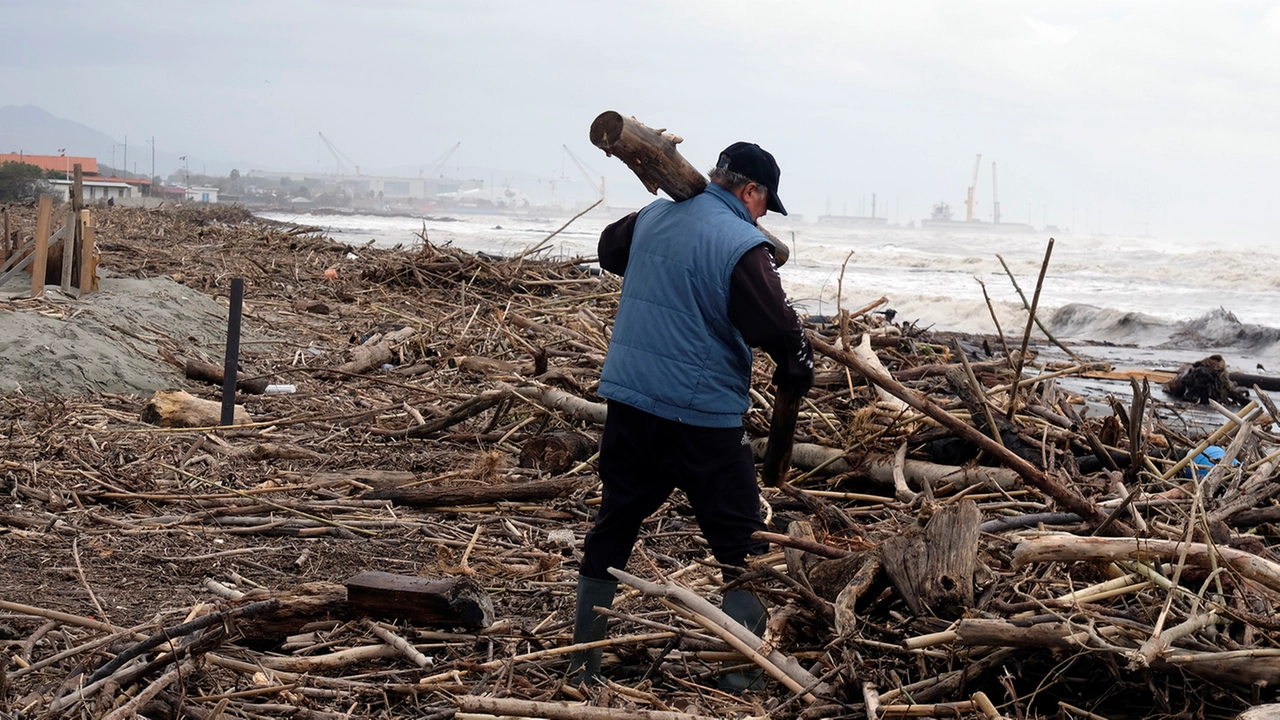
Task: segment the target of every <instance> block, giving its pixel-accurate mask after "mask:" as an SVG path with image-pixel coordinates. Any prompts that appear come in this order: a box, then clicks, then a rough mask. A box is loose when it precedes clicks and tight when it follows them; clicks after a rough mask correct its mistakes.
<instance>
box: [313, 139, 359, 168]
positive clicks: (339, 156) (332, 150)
mask: <svg viewBox="0 0 1280 720" xmlns="http://www.w3.org/2000/svg"><path fill="white" fill-rule="evenodd" d="M317 134H318V135H319V136H320V141H321V142H323V143H324V146H325V147H327V148H329V154H330V155H332V156H333V160H334V162H336V163H337V169H336V170H335V172H334V174H335V175H337V176H338V177H342V176H343V175H346V174H347V166H346V164H344V163H343V162H342V161H343V160H346V161H347V162H348V163H350V164H351V166H352V167H354V168H355V169H356V174H357V175H359V174H360V166H359V165H357V164H356V163H355V161H353V160H352V159H351V158H349V157H347V156H346V153H344V152H342V151H341V150H339V149H338V148H337V147H336V146H335V145H334V144H333V143H331V142H329V138H327V137H325V136H324V133H317Z"/></svg>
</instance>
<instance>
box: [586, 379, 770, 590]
mask: <svg viewBox="0 0 1280 720" xmlns="http://www.w3.org/2000/svg"><path fill="white" fill-rule="evenodd" d="M600 480H601V482H602V483H603V486H604V497H603V499H602V501H601V503H600V512H599V514H597V515H596V523H595V526H594V527H592V528H591V531H590V532H588V533H587V539H586V542H585V543H584V545H583V557H582V565H581V567H580V568H579V572H580V573H581V574H582V575H583V576H585V577H589V578H594V579H596V580H613V579H614V577H613V576H612V575H610V574H609V572H608V570H609V568H611V567H616V568H619V569H622V568H625V567H626V565H627V559H628V558H629V557H631V548H632V547H633V546H634V545H635V542H636V536H637V535H638V534H639V532H640V524H641V523H642V522H644V520H645V518H647V517H649V515H651V514H652V513H653V512H654V511H655V510H657V509H658V508H659V507H661V505H662V503H664V502H666V500H667V497H668V496H670V495H671V491H672V490H674V489H676V488H680V489H681V490H684V492H685V494H686V495H688V496H689V503H690V504H691V505H692V506H693V512H694V514H695V515H696V516H697V518H698V526H699V527H700V528H701V529H702V535H703V537H705V538H706V539H707V542H708V543H709V544H710V545H711V550H712V552H713V553H715V557H716V560H718V561H719V562H720V563H722V564H724V565H734V566H738V567H744V566H745V565H746V558H747V555H753V554H762V553H764V552H766V551H767V550H768V544H767V543H764V542H761V541H759V540H754V539H752V537H751V533H753V532H756V531H757V530H764V529H765V527H764V522H762V521H761V519H760V488H759V486H758V485H757V484H756V466H755V461H754V459H753V458H752V456H751V446H750V445H748V444H747V443H746V440H745V436H744V434H743V432H742V428H740V427H737V428H707V427H695V426H692V425H684V424H681V423H678V422H675V421H672V420H664V419H662V418H660V417H657V416H654V415H651V414H649V413H647V412H644V411H643V410H638V409H636V408H634V407H632V406H630V405H625V404H623V403H619V402H614V401H612V400H610V401H609V418H608V420H607V421H606V422H605V425H604V437H603V438H602V440H601V443H600Z"/></svg>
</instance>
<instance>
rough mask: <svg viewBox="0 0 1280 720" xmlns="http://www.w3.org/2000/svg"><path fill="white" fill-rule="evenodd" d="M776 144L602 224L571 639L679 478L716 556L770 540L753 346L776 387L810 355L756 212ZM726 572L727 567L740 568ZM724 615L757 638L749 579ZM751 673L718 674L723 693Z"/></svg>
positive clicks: (604, 601) (599, 625)
mask: <svg viewBox="0 0 1280 720" xmlns="http://www.w3.org/2000/svg"><path fill="white" fill-rule="evenodd" d="M779 175H780V172H779V170H778V164H777V163H776V162H775V161H774V159H773V156H772V155H770V154H769V153H768V152H765V151H764V150H763V149H761V148H760V146H758V145H755V144H752V143H743V142H739V143H734V144H733V145H730V146H729V147H728V148H726V149H725V151H724V152H722V153H721V154H720V158H719V161H718V162H717V164H716V167H715V168H714V169H712V170H711V183H710V184H708V185H707V187H706V190H704V191H703V192H702V193H701V194H699V195H696V196H694V197H693V198H691V199H689V200H685V201H683V202H678V203H677V202H671V201H669V200H656V201H654V202H653V203H651V204H650V205H649V206H647V207H645V208H644V209H643V210H641V211H640V212H638V213H632V214H631V215H628V216H627V217H625V218H623V219H622V220H619V221H617V222H615V223H614V224H612V225H610V226H609V227H607V228H606V229H605V230H604V232H603V233H601V235H600V244H599V254H600V265H601V267H603V268H604V269H605V270H608V271H610V272H613V273H617V274H619V275H625V280H624V282H623V286H622V300H621V304H620V305H619V308H618V314H617V319H616V321H615V323H614V328H613V336H612V339H611V340H610V343H609V354H608V357H607V359H606V360H605V365H604V371H603V373H602V375H601V379H600V388H599V394H600V395H601V396H603V397H605V398H607V399H608V404H609V415H608V419H607V421H606V422H605V428H604V435H603V438H602V439H601V446H600V479H601V481H602V483H603V499H602V502H601V505H600V512H599V514H598V515H597V516H596V521H595V525H594V527H592V529H591V531H590V532H588V533H587V537H586V543H585V546H584V548H583V559H582V564H581V567H580V569H579V578H578V593H577V603H578V604H577V613H576V616H575V623H574V642H575V643H583V642H590V641H595V640H603V639H604V636H605V629H606V620H605V618H604V617H601V616H599V615H598V614H597V613H595V612H594V611H593V610H592V608H593V607H594V606H604V607H609V606H611V605H612V604H613V595H614V591H615V590H616V589H617V585H618V583H617V581H616V580H615V579H614V578H613V577H612V576H611V575H610V574H609V572H608V570H609V568H610V567H616V568H619V569H623V568H625V566H626V564H627V559H628V558H629V557H630V555H631V550H632V547H633V546H634V545H635V541H636V536H637V534H638V533H639V531H640V525H641V523H642V522H643V521H644V519H645V518H646V517H648V516H649V515H650V514H651V513H653V512H654V511H655V510H657V509H658V508H659V507H660V506H661V505H662V504H663V503H664V502H666V500H667V497H668V496H669V495H670V494H671V492H672V491H673V490H674V489H676V488H680V489H682V490H684V491H685V494H686V495H687V496H688V497H689V502H690V504H691V505H692V506H693V510H694V513H695V515H696V516H697V519H698V525H699V527H700V528H701V530H702V533H703V535H704V536H705V537H706V539H707V542H708V543H709V544H710V545H711V548H712V551H713V553H714V554H715V557H716V559H717V560H718V561H719V562H720V563H721V564H723V565H727V566H732V567H735V568H741V567H745V566H746V558H747V556H748V555H753V554H761V553H763V552H765V551H766V549H767V544H764V543H761V542H760V541H758V540H754V539H753V538H752V537H751V534H752V533H753V532H755V531H758V530H764V529H765V527H764V523H763V521H762V520H761V517H760V503H759V486H758V485H757V484H756V471H755V462H754V459H753V458H752V454H751V446H750V444H749V443H748V440H747V438H746V435H745V434H744V432H743V430H742V414H743V413H744V412H746V410H747V408H748V407H749V406H750V400H749V398H748V395H747V392H748V390H749V389H750V386H751V364H752V355H751V347H752V346H756V347H760V348H762V349H763V350H764V351H765V352H767V353H768V354H769V355H770V357H772V358H773V360H774V362H775V363H777V367H778V369H777V371H776V372H775V373H774V376H773V381H774V383H775V384H776V385H777V387H778V388H779V390H786V391H790V392H793V393H795V394H796V396H802V395H804V393H806V392H807V391H808V390H809V388H810V387H811V386H812V385H813V352H812V350H811V348H810V347H809V344H808V341H807V340H806V338H805V334H804V331H803V328H802V327H801V326H800V322H799V319H798V318H797V317H796V314H795V311H794V310H792V309H791V306H790V305H789V304H788V303H787V301H786V296H785V294H784V293H783V291H782V284H781V281H780V279H779V277H778V272H777V269H776V268H775V266H774V263H773V249H774V247H773V243H772V242H771V241H770V240H769V239H767V238H766V237H765V235H764V234H762V233H761V232H760V230H759V229H757V227H756V225H755V222H756V220H758V219H759V218H760V217H761V216H763V215H764V214H765V213H766V212H768V211H769V210H773V211H774V212H778V213H782V214H783V215H785V214H786V210H785V209H784V208H783V206H782V201H781V200H779V199H778V178H779ZM736 574H738V573H737V571H729V572H726V573H725V575H726V576H730V577H729V579H731V576H736ZM723 606H724V611H725V612H726V613H727V614H729V615H730V616H731V617H733V618H734V619H735V620H737V621H738V622H740V623H741V624H742V625H744V626H745V627H747V628H748V629H750V630H751V631H753V632H755V633H756V634H760V633H762V632H763V629H764V619H765V609H764V606H763V605H762V604H761V602H760V600H759V598H757V597H756V596H755V595H754V594H753V593H751V592H750V591H747V590H735V591H731V592H728V593H725V597H724V603H723ZM600 661H601V651H600V650H599V649H597V650H592V651H586V652H581V653H578V654H577V655H576V656H575V657H574V662H573V663H572V665H571V669H570V672H571V673H572V672H576V671H578V669H580V668H581V670H582V673H581V675H580V676H579V680H590V679H595V678H597V677H598V673H599V670H600ZM750 682H751V679H750V678H747V677H746V676H744V675H738V676H737V677H734V676H729V677H726V678H725V681H724V682H723V683H722V684H723V685H724V686H725V687H727V688H729V689H737V690H741V689H746V687H747V686H748V685H749V684H750Z"/></svg>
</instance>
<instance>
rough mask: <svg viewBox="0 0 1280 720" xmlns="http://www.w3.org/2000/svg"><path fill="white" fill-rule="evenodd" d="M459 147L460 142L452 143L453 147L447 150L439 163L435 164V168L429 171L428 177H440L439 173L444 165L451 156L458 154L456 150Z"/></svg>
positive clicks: (460, 145)
mask: <svg viewBox="0 0 1280 720" xmlns="http://www.w3.org/2000/svg"><path fill="white" fill-rule="evenodd" d="M460 147H462V142H461V141H459V142H456V143H454V144H453V147H451V148H449V150H448V151H447V152H446V153H445V154H444V155H442V156H441V157H440V161H439V162H437V163H436V166H435V168H434V169H432V170H431V174H430V175H429V176H428V177H433V178H436V177H442V175H440V171H441V170H443V169H444V166H445V163H447V162H449V158H451V157H453V154H454V153H456V152H458V148H460Z"/></svg>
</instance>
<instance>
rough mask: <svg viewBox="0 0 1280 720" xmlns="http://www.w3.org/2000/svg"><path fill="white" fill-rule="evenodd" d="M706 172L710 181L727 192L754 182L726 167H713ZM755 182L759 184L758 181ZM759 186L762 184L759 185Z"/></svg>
mask: <svg viewBox="0 0 1280 720" xmlns="http://www.w3.org/2000/svg"><path fill="white" fill-rule="evenodd" d="M708 174H709V175H710V176H711V182H713V183H715V184H717V185H719V186H720V187H722V188H724V189H725V190H728V191H729V192H736V191H737V190H738V189H739V188H743V187H746V186H747V185H749V184H751V183H754V182H756V181H755V180H752V179H751V178H749V177H747V176H746V175H743V174H741V173H736V172H734V171H732V170H729V169H728V168H722V167H713V168H711V170H710V172H709V173H708ZM756 184H757V185H760V183H756ZM760 187H764V186H763V185H760Z"/></svg>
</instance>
